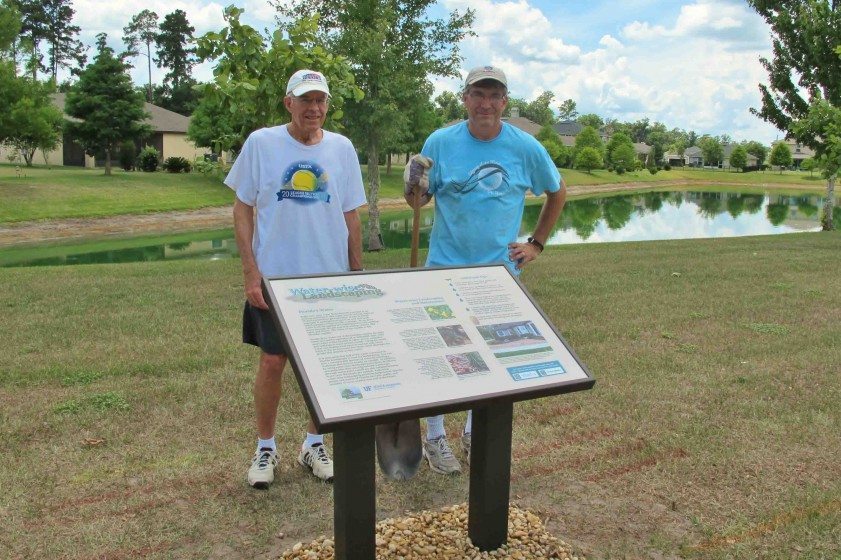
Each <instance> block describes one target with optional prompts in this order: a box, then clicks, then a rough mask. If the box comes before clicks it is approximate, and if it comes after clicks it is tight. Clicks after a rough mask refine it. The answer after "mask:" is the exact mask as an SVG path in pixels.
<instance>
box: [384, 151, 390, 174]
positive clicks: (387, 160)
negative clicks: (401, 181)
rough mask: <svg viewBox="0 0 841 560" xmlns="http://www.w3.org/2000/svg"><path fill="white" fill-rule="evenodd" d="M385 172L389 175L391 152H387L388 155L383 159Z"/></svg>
mask: <svg viewBox="0 0 841 560" xmlns="http://www.w3.org/2000/svg"><path fill="white" fill-rule="evenodd" d="M385 174H386V175H391V154H388V157H386V159H385Z"/></svg>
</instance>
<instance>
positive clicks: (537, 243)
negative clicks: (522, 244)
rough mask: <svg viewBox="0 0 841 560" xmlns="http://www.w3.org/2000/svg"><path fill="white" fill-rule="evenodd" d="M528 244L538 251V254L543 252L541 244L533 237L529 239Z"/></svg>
mask: <svg viewBox="0 0 841 560" xmlns="http://www.w3.org/2000/svg"><path fill="white" fill-rule="evenodd" d="M528 242H529V243H531V244H532V245H534V246H535V247H537V248H538V249H540V252H541V253H542V252H543V243H541V242H540V241H538V240H537V239H535V238H534V237H529V239H528Z"/></svg>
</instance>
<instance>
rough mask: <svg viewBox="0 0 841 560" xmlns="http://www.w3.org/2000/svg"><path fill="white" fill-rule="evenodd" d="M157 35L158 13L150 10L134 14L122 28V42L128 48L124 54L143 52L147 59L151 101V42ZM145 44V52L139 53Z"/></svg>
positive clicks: (148, 97) (133, 54) (149, 99)
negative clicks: (141, 46)
mask: <svg viewBox="0 0 841 560" xmlns="http://www.w3.org/2000/svg"><path fill="white" fill-rule="evenodd" d="M157 35H158V14H156V13H155V12H152V11H150V10H143V11H141V12H139V13H137V14H135V15H134V16H132V18H131V21H130V22H129V23H128V25H126V26H125V27H124V28H123V43H125V45H126V48H127V49H128V50H127V52H126V54H127V55H129V56H137V55H139V54H143V56H145V57H146V59H147V61H148V68H149V87H148V89H147V100H148V101H149V102H150V103H151V102H152V43H154V42H155V38H156V37H157ZM141 44H144V45H146V52H145V53H141V51H139V50H138V49H139V48H140V45H141Z"/></svg>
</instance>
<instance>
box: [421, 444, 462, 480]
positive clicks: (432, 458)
mask: <svg viewBox="0 0 841 560" xmlns="http://www.w3.org/2000/svg"><path fill="white" fill-rule="evenodd" d="M423 456H424V457H426V460H427V461H429V468H430V469H432V470H433V471H435V472H437V473H441V474H453V473H459V472H461V464H460V463H459V462H458V459H456V457H455V455H453V450H452V449H450V444H449V443H448V442H447V438H446V437H445V436H441V437H437V438H435V439H431V440H429V439H427V440H424V442H423Z"/></svg>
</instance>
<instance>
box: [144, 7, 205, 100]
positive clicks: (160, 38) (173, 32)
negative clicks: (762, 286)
mask: <svg viewBox="0 0 841 560" xmlns="http://www.w3.org/2000/svg"><path fill="white" fill-rule="evenodd" d="M194 31H195V28H194V27H193V26H191V25H190V22H189V21H187V14H186V13H185V12H184V11H183V10H175V11H174V12H172V13H170V14H167V15H166V16H164V20H163V22H162V23H161V25H160V33H158V34H157V35H156V36H155V45H156V49H155V54H156V58H155V64H157V65H158V66H161V67H164V68H167V69H168V72H167V73H166V75H165V76H164V80H163V84H162V86H161V87H160V88H155V91H154V98H155V103H156V104H157V105H160V106H161V107H164V108H166V109H169V110H170V111H175V112H176V113H181V114H182V115H190V114H191V113H192V112H193V110H194V109H195V106H196V104H197V103H198V93H197V92H196V90H195V89H194V88H193V86H195V85H196V81H195V80H194V79H193V77H192V75H191V74H192V69H193V66H194V65H195V63H196V60H195V52H196V49H195V48H193V47H190V46H189V45H190V43H191V42H192V41H193V32H194Z"/></svg>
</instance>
